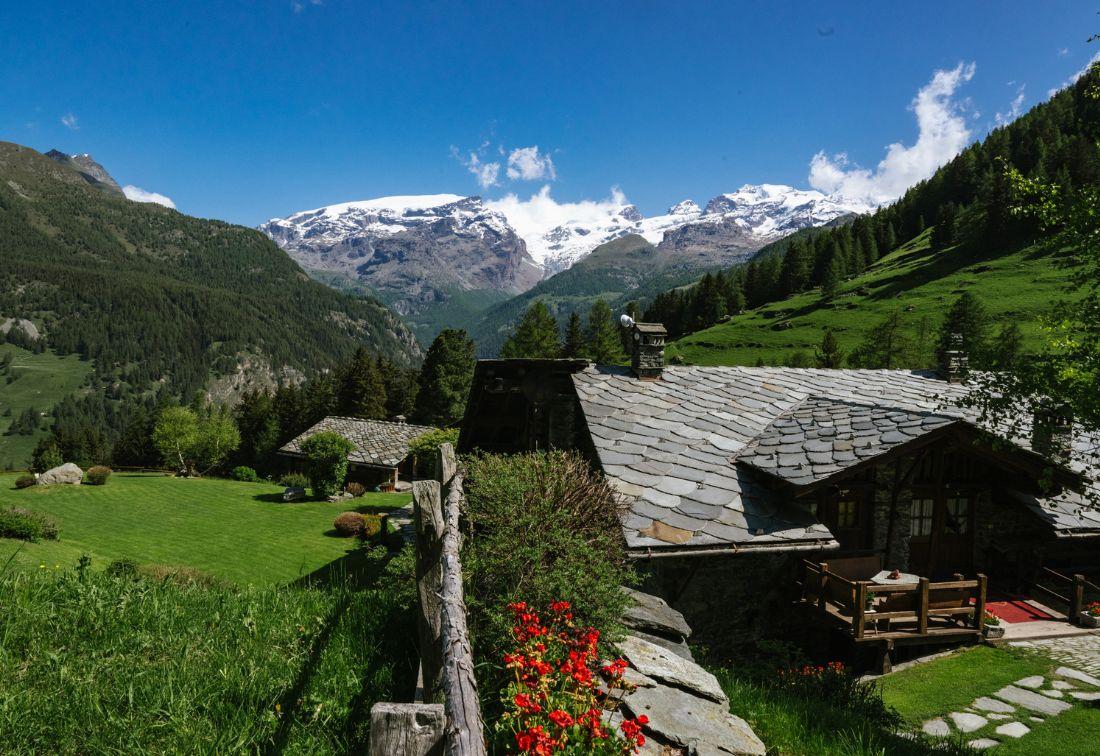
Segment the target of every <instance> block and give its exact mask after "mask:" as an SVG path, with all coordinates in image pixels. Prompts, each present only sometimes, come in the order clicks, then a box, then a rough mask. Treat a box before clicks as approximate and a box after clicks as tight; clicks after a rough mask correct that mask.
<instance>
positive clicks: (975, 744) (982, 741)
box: [967, 738, 1000, 751]
mask: <svg viewBox="0 0 1100 756" xmlns="http://www.w3.org/2000/svg"><path fill="white" fill-rule="evenodd" d="M967 745H968V746H970V747H971V748H977V749H978V750H979V751H984V750H985V749H986V748H992V747H993V746H995V745H1000V742H999V741H996V740H994V739H993V738H978V739H977V740H971V741H970V742H969V743H967Z"/></svg>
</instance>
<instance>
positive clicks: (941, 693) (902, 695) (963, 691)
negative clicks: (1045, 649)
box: [879, 646, 1100, 756]
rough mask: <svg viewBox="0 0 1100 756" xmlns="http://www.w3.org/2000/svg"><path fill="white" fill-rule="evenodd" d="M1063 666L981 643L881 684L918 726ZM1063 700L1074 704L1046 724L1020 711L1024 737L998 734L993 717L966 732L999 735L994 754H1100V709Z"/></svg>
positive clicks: (891, 701)
mask: <svg viewBox="0 0 1100 756" xmlns="http://www.w3.org/2000/svg"><path fill="white" fill-rule="evenodd" d="M1060 666H1064V665H1063V664H1061V663H1059V662H1056V661H1053V660H1051V659H1048V658H1046V657H1044V656H1041V655H1039V654H1035V653H1032V652H1027V651H1023V650H1017V649H1012V648H992V647H988V646H982V647H978V648H973V649H970V650H967V651H961V652H959V653H956V654H952V655H951V656H947V657H944V658H942V659H937V660H934V661H930V662H927V663H925V664H918V665H916V666H914V667H910V668H909V669H906V670H902V671H900V672H896V673H894V674H892V675H887V676H886V677H884V678H882V679H881V681H880V682H879V685H880V686H881V689H882V697H883V700H884V701H885V702H886V704H887V705H889V706H893V707H894V708H895V709H897V711H898V712H899V713H900V714H901V715H902V717H903V718H904V719H905V721H906V723H907V724H909V725H910V726H912V727H913V728H915V729H919V728H920V726H921V724H922V723H923V722H926V721H928V720H929V719H932V718H934V717H946V716H947V714H948V713H949V712H952V711H963V710H964V709H965V708H966V707H968V706H969V705H970V704H971V703H972V702H973V701H974V699H976V698H978V697H979V696H988V695H991V694H992V693H995V692H996V691H998V690H1000V689H1001V688H1003V687H1004V686H1005V685H1009V684H1011V683H1014V682H1016V681H1017V680H1020V679H1022V678H1025V677H1031V676H1032V675H1043V676H1044V677H1046V678H1047V679H1048V680H1050V679H1060V678H1056V677H1054V670H1055V669H1057V668H1058V667H1060ZM1069 682H1071V683H1074V685H1076V686H1077V687H1079V688H1081V689H1087V688H1088V686H1087V685H1084V684H1080V683H1076V682H1075V681H1073V680H1070V681H1069ZM1062 700H1065V701H1066V702H1067V703H1072V704H1073V708H1072V709H1070V710H1069V711H1066V712H1064V713H1062V714H1059V715H1058V716H1054V717H1047V718H1046V719H1045V721H1043V722H1034V721H1032V720H1031V719H1030V718H1029V716H1028V715H1027V713H1026V712H1023V713H1022V714H1020V715H1018V716H1017V717H1016V718H1017V719H1021V720H1022V721H1023V722H1024V724H1026V725H1027V726H1028V727H1030V728H1031V732H1030V733H1028V734H1027V735H1024V736H1023V737H1022V738H1019V739H1016V740H1014V739H1012V738H1006V737H1002V736H999V735H997V734H996V733H995V732H994V730H995V728H996V727H997V726H998V725H1000V724H1003V722H998V721H991V722H990V724H989V725H987V726H986V727H983V728H982V729H980V730H978V731H976V732H974V733H967V734H966V736H965V739H966V740H971V739H975V738H981V737H992V738H995V739H998V740H1000V741H1002V742H1001V745H999V746H997V747H996V749H994V751H993V752H994V753H997V754H1005V755H1008V754H1020V755H1021V756H1022V755H1023V754H1043V756H1057V755H1058V754H1067V755H1068V754H1074V755H1076V754H1085V753H1098V752H1100V748H1098V746H1097V743H1096V738H1097V736H1098V734H1100V708H1097V707H1096V706H1095V705H1090V704H1088V703H1085V702H1082V701H1075V700H1073V699H1071V698H1068V697H1067V698H1064V699H1062ZM1021 711H1022V710H1021Z"/></svg>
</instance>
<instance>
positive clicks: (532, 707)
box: [494, 601, 649, 756]
mask: <svg viewBox="0 0 1100 756" xmlns="http://www.w3.org/2000/svg"><path fill="white" fill-rule="evenodd" d="M508 608H509V609H510V610H511V612H512V616H513V619H514V626H513V627H512V638H513V639H514V641H515V644H514V648H513V650H512V651H511V652H510V653H506V654H504V664H505V666H506V667H507V669H509V670H510V671H511V672H512V677H513V679H512V681H511V682H510V683H509V684H508V686H507V687H506V688H505V691H504V695H503V703H504V714H503V716H502V717H501V719H500V720H499V721H498V722H497V724H496V725H495V728H494V730H495V737H496V739H497V741H498V744H499V746H500V747H501V748H503V749H504V750H506V751H507V752H510V753H517V752H518V753H533V754H539V755H540V756H543V755H544V754H550V753H575V754H581V753H583V754H630V753H635V752H637V749H639V748H641V746H643V745H644V744H645V736H644V735H643V734H642V732H641V729H642V726H643V725H645V724H646V723H648V722H649V719H648V718H647V717H645V716H644V715H643V716H640V717H638V718H637V719H624V720H623V721H622V722H621V723H620V724H619V731H620V732H621V735H620V733H616V732H615V731H614V730H613V729H611V728H610V727H608V726H606V725H604V723H603V721H602V719H601V715H602V714H603V712H604V711H605V710H608V711H610V710H613V709H614V708H615V706H617V704H618V700H617V699H616V698H615V696H616V692H617V691H622V690H623V689H624V685H625V684H624V683H623V681H622V676H623V670H624V669H626V661H624V660H623V659H616V660H615V661H612V662H610V663H608V664H604V665H602V666H599V665H598V663H597V647H598V645H599V640H600V632H599V631H598V630H595V629H593V628H591V627H578V626H577V625H576V624H574V622H573V612H572V610H571V608H570V605H569V603H568V602H566V601H557V602H554V603H552V604H551V605H550V610H549V612H548V613H547V614H546V617H545V620H544V618H543V617H541V616H540V615H539V614H538V613H537V612H536V611H535V610H534V609H531V608H530V607H528V606H527V604H526V603H523V602H518V603H514V604H509V605H508ZM598 666H599V669H598V670H597V667H598ZM597 675H599V676H602V677H603V679H604V681H605V683H606V689H607V692H606V693H602V692H601V691H600V687H599V686H598V685H597Z"/></svg>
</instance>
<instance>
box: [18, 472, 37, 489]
mask: <svg viewBox="0 0 1100 756" xmlns="http://www.w3.org/2000/svg"><path fill="white" fill-rule="evenodd" d="M37 482H38V479H37V478H35V477H34V476H33V475H20V476H19V477H18V478H16V479H15V487H16V488H30V487H31V486H33V485H34V484H36V483H37Z"/></svg>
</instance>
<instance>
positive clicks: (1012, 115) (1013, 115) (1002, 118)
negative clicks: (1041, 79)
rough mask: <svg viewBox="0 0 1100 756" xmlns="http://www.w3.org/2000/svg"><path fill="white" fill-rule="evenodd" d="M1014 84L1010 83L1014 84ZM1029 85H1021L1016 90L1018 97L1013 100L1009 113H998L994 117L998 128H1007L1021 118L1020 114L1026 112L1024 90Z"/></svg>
mask: <svg viewBox="0 0 1100 756" xmlns="http://www.w3.org/2000/svg"><path fill="white" fill-rule="evenodd" d="M1012 83H1014V82H1009V84H1012ZM1026 87H1027V84H1021V85H1020V86H1019V87H1017V88H1016V96H1015V97H1013V98H1012V103H1011V104H1010V105H1009V107H1008V112H1007V113H1001V112H1000V111H998V112H997V113H995V114H994V115H993V119H994V120H995V121H996V122H997V125H998V126H1007V125H1008V124H1010V123H1012V122H1013V121H1015V120H1016V119H1017V118H1019V117H1020V113H1022V112H1024V89H1025V88H1026Z"/></svg>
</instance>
